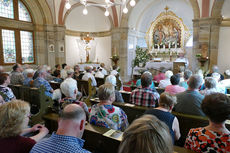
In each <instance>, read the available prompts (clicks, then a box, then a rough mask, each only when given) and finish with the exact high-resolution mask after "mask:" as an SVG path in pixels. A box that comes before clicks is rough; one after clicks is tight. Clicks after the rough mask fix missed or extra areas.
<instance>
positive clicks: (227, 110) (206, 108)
mask: <svg viewBox="0 0 230 153" xmlns="http://www.w3.org/2000/svg"><path fill="white" fill-rule="evenodd" d="M201 108H202V111H203V112H204V113H205V114H206V116H207V117H208V118H209V125H208V126H206V127H201V128H196V129H191V130H190V131H189V133H188V136H187V139H186V141H185V148H187V149H191V150H194V151H196V152H200V153H201V152H202V153H227V152H230V131H229V130H228V129H227V128H226V127H225V121H226V120H227V119H229V117H230V99H229V98H228V96H226V95H224V94H221V93H215V94H211V95H208V96H206V97H205V98H204V100H203V102H202V104H201Z"/></svg>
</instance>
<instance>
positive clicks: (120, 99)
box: [105, 75, 124, 103]
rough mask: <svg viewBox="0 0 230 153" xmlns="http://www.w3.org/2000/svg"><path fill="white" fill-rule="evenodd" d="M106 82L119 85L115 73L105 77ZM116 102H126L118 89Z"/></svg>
mask: <svg viewBox="0 0 230 153" xmlns="http://www.w3.org/2000/svg"><path fill="white" fill-rule="evenodd" d="M105 83H111V84H112V85H113V86H114V87H116V85H117V79H116V77H115V76H114V75H109V76H107V77H106V79H105ZM115 102H122V103H123V102H124V99H123V97H122V95H121V93H120V92H119V91H117V90H115Z"/></svg>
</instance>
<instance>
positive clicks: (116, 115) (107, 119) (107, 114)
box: [90, 104, 128, 131]
mask: <svg viewBox="0 0 230 153" xmlns="http://www.w3.org/2000/svg"><path fill="white" fill-rule="evenodd" d="M90 124H94V125H97V126H102V127H106V128H111V129H114V130H121V131H123V130H125V129H126V128H127V127H128V120H127V116H126V114H125V112H124V111H123V110H122V109H121V108H119V107H116V106H113V105H100V104H96V105H93V106H92V108H91V111H90Z"/></svg>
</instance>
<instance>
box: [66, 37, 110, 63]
mask: <svg viewBox="0 0 230 153" xmlns="http://www.w3.org/2000/svg"><path fill="white" fill-rule="evenodd" d="M77 39H78V40H80V37H75V36H68V35H66V37H65V41H66V63H67V64H68V65H70V66H73V65H75V64H78V63H80V62H81V58H82V62H85V59H86V54H85V51H84V50H81V49H80V48H79V47H78V44H77ZM94 39H95V42H96V55H95V58H94V61H91V62H97V59H98V61H99V62H103V63H105V65H106V67H107V68H110V66H111V60H110V59H109V58H110V57H111V36H108V37H97V38H94Z"/></svg>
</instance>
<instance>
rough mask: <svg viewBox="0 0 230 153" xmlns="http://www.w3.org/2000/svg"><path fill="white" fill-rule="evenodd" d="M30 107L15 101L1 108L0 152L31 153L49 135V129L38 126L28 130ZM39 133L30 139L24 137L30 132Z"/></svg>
mask: <svg viewBox="0 0 230 153" xmlns="http://www.w3.org/2000/svg"><path fill="white" fill-rule="evenodd" d="M29 117H30V106H29V104H28V103H26V102H24V101H21V100H14V101H12V102H10V103H5V104H3V105H1V106H0V118H1V120H0V152H1V153H29V151H30V150H31V148H32V147H33V146H34V144H35V143H36V142H37V141H39V140H41V139H42V138H43V137H44V136H46V135H47V134H48V132H49V131H48V129H47V128H46V127H44V126H43V125H40V124H36V125H34V126H33V127H32V128H27V126H28V122H29ZM35 131H39V133H38V134H37V135H35V136H32V137H30V138H26V137H23V136H22V135H25V134H27V133H30V132H35Z"/></svg>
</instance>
